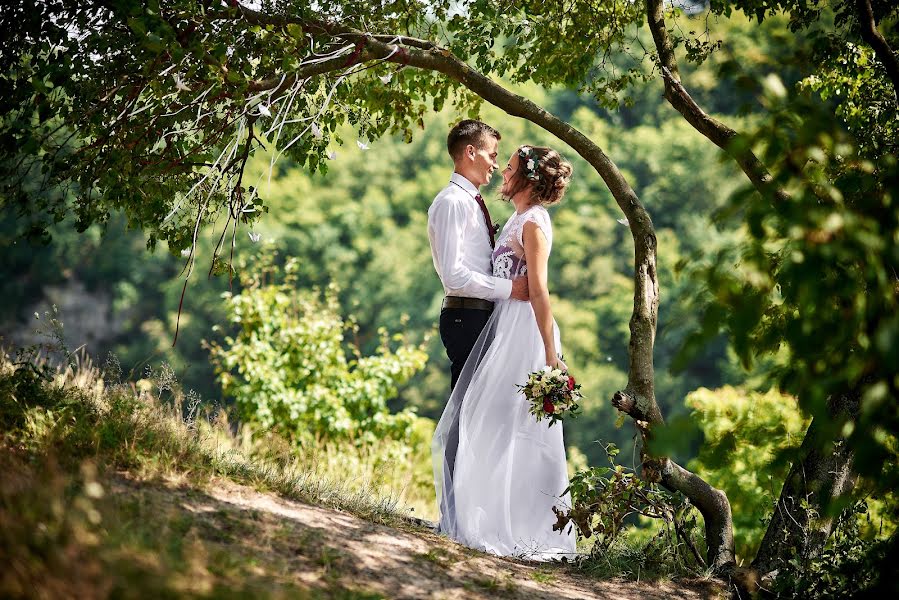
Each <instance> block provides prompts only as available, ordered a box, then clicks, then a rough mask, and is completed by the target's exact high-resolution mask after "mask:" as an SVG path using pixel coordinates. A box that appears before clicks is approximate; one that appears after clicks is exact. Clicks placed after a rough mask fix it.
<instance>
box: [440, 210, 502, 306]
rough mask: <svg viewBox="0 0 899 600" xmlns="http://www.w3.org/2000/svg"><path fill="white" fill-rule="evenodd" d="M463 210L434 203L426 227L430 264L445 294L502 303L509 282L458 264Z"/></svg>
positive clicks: (463, 217)
mask: <svg viewBox="0 0 899 600" xmlns="http://www.w3.org/2000/svg"><path fill="white" fill-rule="evenodd" d="M465 216H466V215H465V210H464V209H463V208H462V207H461V206H460V205H459V204H458V203H456V202H452V201H450V200H447V199H443V200H442V201H439V202H437V203H436V204H435V205H434V206H433V208H432V210H431V215H430V219H429V223H428V227H429V229H430V234H431V235H430V237H431V244H432V245H433V250H434V262H435V263H436V265H435V266H436V267H437V272H438V273H439V274H440V278H441V280H442V282H443V285H444V287H445V288H446V289H447V291H448V293H450V294H452V293H457V294H460V295H463V296H468V297H473V298H483V299H484V300H505V299H507V298H509V297H510V296H511V295H512V281H511V280H509V279H503V278H502V277H491V276H489V275H485V274H483V273H477V272H475V271H472V270H471V269H469V268H468V267H466V266H465V264H464V263H463V262H462V232H463V230H464V228H465Z"/></svg>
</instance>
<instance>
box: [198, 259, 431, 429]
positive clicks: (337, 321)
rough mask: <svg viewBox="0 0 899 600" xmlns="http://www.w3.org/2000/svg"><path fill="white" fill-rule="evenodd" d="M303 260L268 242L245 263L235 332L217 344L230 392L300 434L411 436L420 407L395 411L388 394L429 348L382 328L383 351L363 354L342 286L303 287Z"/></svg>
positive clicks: (262, 417)
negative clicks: (350, 336) (342, 303)
mask: <svg viewBox="0 0 899 600" xmlns="http://www.w3.org/2000/svg"><path fill="white" fill-rule="evenodd" d="M297 269H298V264H297V261H296V260H294V259H290V258H288V259H287V260H286V261H284V264H283V265H277V264H276V256H275V255H274V253H272V252H268V251H264V252H262V253H261V255H260V257H258V258H257V259H255V261H253V263H251V264H249V265H244V266H242V268H241V269H240V271H241V273H242V274H241V275H240V284H241V285H242V290H241V291H240V292H239V293H234V294H232V293H226V294H225V298H226V302H227V305H228V319H229V321H230V322H231V323H232V324H234V325H235V326H236V327H237V332H236V333H235V334H233V335H229V336H226V337H225V338H224V341H223V343H221V344H219V343H215V342H213V343H210V344H209V348H210V353H211V360H212V362H213V364H214V365H215V368H216V372H217V373H218V377H219V381H220V383H221V385H222V390H223V392H224V393H225V394H226V395H227V396H230V397H233V398H234V399H235V400H236V401H237V405H238V407H239V408H240V410H241V414H242V416H243V418H244V419H247V420H248V421H251V422H255V423H258V424H259V425H261V426H262V427H264V428H266V429H272V430H275V431H277V432H279V433H282V434H284V435H287V436H289V437H291V438H293V439H294V440H295V441H297V442H302V441H303V440H304V439H309V438H310V437H315V438H323V439H333V440H350V441H353V442H355V443H357V444H363V443H369V442H374V441H376V440H380V439H383V438H390V439H394V440H401V441H407V440H408V438H409V436H410V435H411V433H412V424H413V422H414V419H415V413H414V411H413V410H410V409H404V410H403V411H401V412H399V413H396V414H391V413H390V411H389V410H388V407H387V401H388V400H390V399H391V398H394V397H395V396H396V395H397V391H398V386H400V385H402V384H403V383H404V382H406V381H407V380H408V379H409V378H410V377H412V376H413V375H415V374H416V373H418V372H419V371H421V369H422V368H424V365H425V362H426V360H427V354H426V353H425V350H424V348H423V347H422V346H413V345H410V344H407V343H405V339H404V337H403V336H402V335H400V334H397V335H394V336H392V337H391V336H389V335H388V333H387V332H386V331H385V330H384V329H381V330H380V335H381V344H380V346H379V347H378V349H377V353H376V354H375V355H373V356H362V355H361V352H360V351H359V348H358V345H357V344H354V343H348V342H347V340H346V339H345V333H347V332H353V331H354V329H355V324H354V322H353V320H352V319H349V320H344V318H343V317H342V316H341V315H340V310H339V304H338V301H337V292H338V291H337V289H336V288H335V287H334V286H331V287H329V288H328V289H326V290H324V291H321V290H318V289H312V290H302V289H298V288H297V276H296V273H297ZM279 271H280V272H281V275H280V276H279V274H278V272H279ZM279 279H280V280H281V282H278V281H277V280H279ZM392 342H393V343H397V344H398V345H397V347H396V348H395V349H392V348H391V343H392Z"/></svg>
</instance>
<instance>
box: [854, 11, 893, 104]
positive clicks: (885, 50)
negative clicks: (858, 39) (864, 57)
mask: <svg viewBox="0 0 899 600" xmlns="http://www.w3.org/2000/svg"><path fill="white" fill-rule="evenodd" d="M855 5H856V7H857V8H858V25H859V28H860V29H861V34H862V39H863V40H865V41H866V42H867V43H868V45H869V46H871V48H873V49H874V53H875V54H876V55H877V58H879V59H880V62H882V63H883V66H884V67H885V68H886V70H887V76H888V77H889V78H890V81H891V82H892V83H893V97H894V98H895V100H896V105H897V106H899V59H897V58H896V54H895V53H894V52H893V49H892V48H890V45H889V44H888V43H887V41H886V39H885V38H884V37H883V35H881V33H880V32H879V31H878V30H877V23H876V22H875V21H874V10H873V9H872V8H871V1H870V0H856V3H855Z"/></svg>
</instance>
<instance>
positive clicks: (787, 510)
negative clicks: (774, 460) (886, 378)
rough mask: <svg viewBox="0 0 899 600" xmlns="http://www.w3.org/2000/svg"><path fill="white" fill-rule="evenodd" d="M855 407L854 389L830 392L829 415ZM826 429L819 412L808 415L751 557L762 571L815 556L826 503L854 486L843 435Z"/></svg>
mask: <svg viewBox="0 0 899 600" xmlns="http://www.w3.org/2000/svg"><path fill="white" fill-rule="evenodd" d="M858 409H859V395H858V394H857V393H856V392H854V391H853V392H849V393H847V394H843V395H841V396H836V397H832V398H831V399H830V400H829V401H828V407H827V411H828V419H829V420H834V419H841V418H842V417H843V416H846V415H850V416H853V417H854V416H856V415H857V414H858ZM824 429H826V428H825V427H822V423H821V422H820V420H819V419H818V418H817V417H816V418H815V419H813V420H812V423H811V425H809V428H808V431H807V432H806V434H805V438H804V439H803V440H802V445H801V446H800V448H799V450H798V451H797V457H796V460H795V461H794V462H793V466H792V467H791V468H790V472H789V474H788V475H787V479H786V481H784V485H783V489H782V490H781V492H780V497H779V498H778V500H777V505H776V506H775V509H774V514H773V515H772V516H771V522H770V523H769V524H768V529H767V530H766V531H765V537H764V538H762V544H761V546H760V547H759V550H758V552H757V553H756V556H755V560H753V561H752V566H753V567H754V568H755V569H757V570H758V571H759V572H760V573H762V574H766V573H770V572H772V571H775V570H777V569H779V568H781V567H782V566H783V565H784V564H786V563H787V561H789V560H790V559H791V558H793V557H794V556H796V557H798V558H799V559H800V560H801V561H803V562H805V561H806V560H808V559H810V558H813V557H814V556H816V555H817V554H818V553H819V552H820V551H821V549H822V548H823V547H824V543H825V542H826V541H827V538H828V537H829V536H830V532H831V528H832V527H833V518H832V517H831V516H830V515H829V514H827V510H826V507H827V506H829V505H830V503H831V502H833V501H834V500H836V499H837V498H840V497H843V496H846V495H847V494H849V493H850V492H851V491H852V489H853V488H854V487H855V480H856V475H855V472H854V470H853V468H852V461H853V453H852V451H851V450H850V449H849V447H848V446H847V445H846V442H845V440H844V439H842V438H837V439H836V440H834V438H833V436H832V435H831V434H830V433H828V432H826V431H823V430H824ZM831 444H832V448H829V449H828V448H827V447H828V445H831ZM803 503H805V504H806V506H807V507H808V508H809V509H810V510H809V509H806V508H804V507H803V506H802V505H803Z"/></svg>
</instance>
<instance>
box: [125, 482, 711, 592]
mask: <svg viewBox="0 0 899 600" xmlns="http://www.w3.org/2000/svg"><path fill="white" fill-rule="evenodd" d="M111 491H112V492H113V494H114V495H118V496H120V497H121V498H128V497H140V501H141V503H144V504H149V505H150V506H151V507H152V510H153V511H158V513H159V514H172V513H173V512H174V513H181V512H184V513H190V516H191V519H192V522H193V523H195V525H194V526H193V527H192V529H193V530H194V531H192V532H191V533H190V535H191V536H193V538H194V539H196V540H199V541H201V542H203V543H205V544H207V545H208V544H214V545H216V547H217V548H218V551H219V552H227V553H233V554H234V556H235V561H241V560H242V561H243V562H244V563H245V564H246V565H248V566H247V567H246V568H247V569H249V570H251V571H252V570H255V571H257V572H258V573H259V574H260V575H261V574H265V575H266V576H267V577H269V576H271V575H272V574H274V575H275V576H276V577H277V579H276V580H281V581H284V582H285V583H286V584H289V585H290V588H291V589H297V588H300V589H305V590H308V591H309V593H310V595H311V596H312V597H326V598H327V597H340V598H379V597H386V598H409V599H420V598H422V599H423V598H427V599H434V600H437V599H455V598H465V599H468V598H529V599H531V598H533V599H554V600H555V599H572V600H574V599H603V600H613V599H614V600H629V599H636V598H647V599H660V600H661V599H667V598H690V599H693V598H696V599H699V598H710V597H718V596H721V590H720V588H719V587H718V586H717V585H715V584H714V583H712V582H701V581H700V582H695V583H691V584H689V585H686V584H683V583H681V582H665V581H662V582H646V583H644V582H633V581H623V580H605V581H598V580H594V579H590V578H587V577H585V576H583V575H580V574H577V573H573V572H570V570H569V569H568V568H567V567H566V566H565V565H562V564H547V563H533V562H526V561H518V560H512V559H506V558H499V557H495V556H491V555H487V554H483V553H481V552H477V551H474V550H471V549H469V548H466V547H464V546H461V545H459V544H456V543H454V542H452V541H450V540H448V539H447V538H446V537H443V536H440V535H436V534H434V533H432V532H431V531H430V530H429V529H427V528H423V527H415V526H412V525H410V526H409V527H407V528H404V529H395V528H392V527H387V526H384V525H379V524H375V523H371V522H368V521H364V520H362V519H359V518H357V517H355V516H353V515H350V514H347V513H345V512H341V511H337V510H332V509H328V508H321V507H316V506H311V505H308V504H304V503H301V502H296V501H292V500H287V499H284V498H280V497H278V496H276V495H274V494H266V493H261V492H259V491H257V490H254V489H252V488H249V487H246V486H242V485H238V484H235V483H234V482H232V481H230V480H225V479H215V480H213V481H212V482H211V483H210V484H208V485H207V486H205V488H204V489H202V490H198V489H196V488H194V487H190V486H186V485H180V484H178V483H177V482H140V481H136V480H134V479H131V478H129V477H128V476H127V475H126V474H122V475H120V476H117V477H116V478H115V480H114V481H113V482H112V490H111ZM287 595H292V594H289V593H288V594H287Z"/></svg>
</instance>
